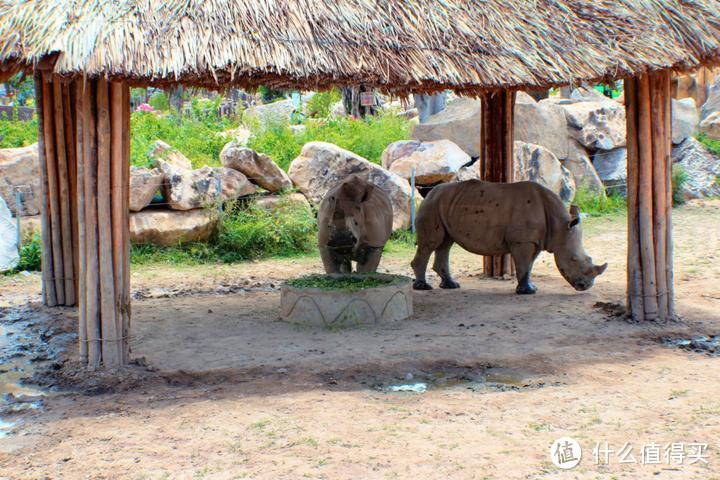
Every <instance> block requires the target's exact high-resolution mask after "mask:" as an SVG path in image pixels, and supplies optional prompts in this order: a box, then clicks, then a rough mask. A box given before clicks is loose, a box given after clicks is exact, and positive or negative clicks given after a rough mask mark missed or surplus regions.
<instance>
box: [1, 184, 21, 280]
mask: <svg viewBox="0 0 720 480" xmlns="http://www.w3.org/2000/svg"><path fill="white" fill-rule="evenodd" d="M19 261H20V256H19V255H18V245H17V227H16V225H15V222H14V221H13V218H12V214H11V213H10V209H9V208H8V207H7V204H6V203H5V200H3V199H2V197H0V272H6V271H8V270H12V269H13V268H15V267H17V265H18V262H19Z"/></svg>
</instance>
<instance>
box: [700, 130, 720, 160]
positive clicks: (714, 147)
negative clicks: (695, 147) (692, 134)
mask: <svg viewBox="0 0 720 480" xmlns="http://www.w3.org/2000/svg"><path fill="white" fill-rule="evenodd" d="M697 140H698V142H700V143H701V144H702V145H703V146H704V147H705V148H707V149H708V150H709V151H710V152H711V153H713V154H714V155H717V156H720V140H712V139H710V138H708V137H707V136H706V135H705V134H702V133H700V134H698V136H697Z"/></svg>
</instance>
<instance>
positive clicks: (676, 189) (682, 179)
mask: <svg viewBox="0 0 720 480" xmlns="http://www.w3.org/2000/svg"><path fill="white" fill-rule="evenodd" d="M671 179H672V202H673V206H676V205H682V204H683V203H685V202H686V201H687V200H686V199H685V195H684V194H683V187H684V186H685V184H686V183H687V181H688V174H687V172H686V171H685V170H683V168H682V167H681V166H680V165H673V167H672V176H671Z"/></svg>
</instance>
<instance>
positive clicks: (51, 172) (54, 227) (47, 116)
mask: <svg viewBox="0 0 720 480" xmlns="http://www.w3.org/2000/svg"><path fill="white" fill-rule="evenodd" d="M50 77H51V76H50V75H49V74H46V73H44V74H43V82H42V88H43V116H44V122H43V126H44V128H45V137H44V139H45V169H46V171H47V179H48V181H47V187H48V190H47V192H48V201H49V204H50V210H49V212H50V237H51V245H52V253H51V255H52V263H53V272H54V278H53V282H54V283H55V295H56V296H57V304H58V305H65V285H64V278H65V272H64V268H63V255H62V233H61V230H60V228H61V224H60V221H61V220H60V199H59V195H58V174H57V160H56V155H57V150H56V147H55V140H56V139H55V125H54V124H55V121H54V115H53V112H54V102H55V99H54V98H53V88H52V79H51V78H50Z"/></svg>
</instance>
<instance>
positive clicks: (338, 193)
mask: <svg viewBox="0 0 720 480" xmlns="http://www.w3.org/2000/svg"><path fill="white" fill-rule="evenodd" d="M392 220H393V213H392V204H391V203H390V197H388V194H387V193H385V192H384V191H383V190H382V189H380V188H379V187H376V186H375V185H373V184H371V183H369V182H367V180H365V179H364V177H362V176H359V175H355V176H352V177H349V178H348V179H346V180H345V181H343V182H342V183H341V184H339V185H337V186H336V187H333V188H332V189H330V191H328V193H327V194H326V195H325V197H324V198H323V200H322V202H320V207H319V211H318V248H319V249H320V257H321V258H322V261H323V266H324V267H325V272H326V273H351V272H352V262H353V261H354V262H357V271H358V272H359V273H368V272H375V271H376V270H377V267H378V265H379V264H380V257H381V256H382V250H383V247H384V246H385V243H386V242H387V240H388V238H390V233H391V232H392Z"/></svg>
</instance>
